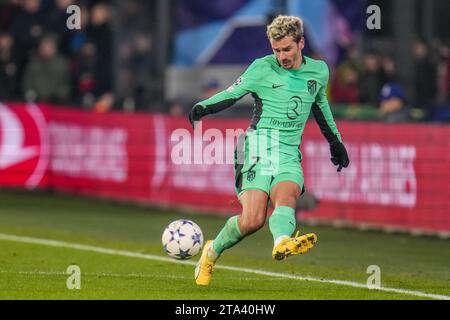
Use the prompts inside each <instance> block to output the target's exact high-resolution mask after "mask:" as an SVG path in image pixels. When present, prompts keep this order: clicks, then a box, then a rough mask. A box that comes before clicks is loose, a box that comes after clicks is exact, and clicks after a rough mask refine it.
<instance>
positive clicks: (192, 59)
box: [172, 0, 367, 67]
mask: <svg viewBox="0 0 450 320" xmlns="http://www.w3.org/2000/svg"><path fill="white" fill-rule="evenodd" d="M366 7H367V5H366V1H365V0H359V1H352V2H351V3H350V2H348V1H343V0H314V1H310V0H285V1H279V0H218V1H209V2H208V1H201V0H178V1H176V32H175V40H174V54H173V57H172V64H173V65H175V66H178V67H195V66H205V65H213V64H243V65H248V64H249V63H250V62H251V61H253V60H254V59H256V58H259V57H261V56H265V55H267V54H271V53H272V51H271V48H270V44H269V42H268V40H267V37H266V25H267V24H268V23H270V19H271V18H273V17H274V16H275V15H276V14H279V13H283V14H287V15H295V16H299V17H301V18H302V19H303V21H304V29H305V38H306V47H305V49H304V53H305V54H306V55H320V56H321V57H323V58H324V59H325V60H326V61H327V62H328V63H330V64H334V63H335V62H336V61H337V60H338V59H339V55H340V54H341V53H340V46H342V45H344V46H345V45H346V44H349V43H350V42H351V41H352V40H353V37H354V36H355V35H356V34H357V33H358V32H359V31H360V30H361V29H362V26H363V20H362V18H361V17H364V14H365V11H364V10H365V8H366Z"/></svg>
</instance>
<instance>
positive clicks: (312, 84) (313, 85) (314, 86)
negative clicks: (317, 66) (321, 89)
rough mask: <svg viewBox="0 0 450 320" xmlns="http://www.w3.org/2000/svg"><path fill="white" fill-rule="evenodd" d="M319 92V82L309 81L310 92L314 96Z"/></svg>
mask: <svg viewBox="0 0 450 320" xmlns="http://www.w3.org/2000/svg"><path fill="white" fill-rule="evenodd" d="M316 90H317V81H316V80H308V92H309V93H310V94H311V95H312V96H313V95H314V94H315V93H316Z"/></svg>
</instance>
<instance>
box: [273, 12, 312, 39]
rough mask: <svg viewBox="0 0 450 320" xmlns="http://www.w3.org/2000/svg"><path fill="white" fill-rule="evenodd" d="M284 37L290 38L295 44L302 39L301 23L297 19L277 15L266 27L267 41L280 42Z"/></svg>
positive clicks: (300, 20)
mask: <svg viewBox="0 0 450 320" xmlns="http://www.w3.org/2000/svg"><path fill="white" fill-rule="evenodd" d="M286 36H292V37H293V38H294V40H295V42H298V41H300V39H301V38H302V37H303V21H302V19H300V18H299V17H294V16H282V15H279V16H277V17H276V18H275V19H273V21H272V23H271V24H269V25H268V26H267V37H268V38H269V40H275V41H278V40H281V39H282V38H284V37H286Z"/></svg>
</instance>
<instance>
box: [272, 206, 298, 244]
mask: <svg viewBox="0 0 450 320" xmlns="http://www.w3.org/2000/svg"><path fill="white" fill-rule="evenodd" d="M295 227H296V221H295V210H294V209H292V208H291V207H286V206H281V207H277V208H275V211H274V212H273V213H272V215H271V216H270V218H269V229H270V232H272V235H273V240H274V241H275V240H277V239H278V238H279V237H281V236H287V237H290V236H291V235H292V233H294V231H295Z"/></svg>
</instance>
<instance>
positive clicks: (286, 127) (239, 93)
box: [197, 55, 341, 157]
mask: <svg viewBox="0 0 450 320" xmlns="http://www.w3.org/2000/svg"><path fill="white" fill-rule="evenodd" d="M328 77H329V72H328V67H327V65H326V63H325V62H324V61H321V60H314V59H312V58H309V57H306V56H303V60H302V64H301V67H300V68H299V69H284V68H283V67H282V66H280V64H279V63H278V61H277V59H276V57H275V55H269V56H266V57H263V58H260V59H256V60H255V61H254V62H253V63H252V64H251V65H250V66H249V67H248V68H247V70H246V71H245V72H244V74H243V75H242V76H241V77H240V78H239V79H238V80H237V81H236V82H235V83H234V84H233V85H231V86H230V87H229V88H228V89H226V90H224V91H222V92H220V93H218V94H216V95H214V96H212V97H210V98H209V99H206V100H203V101H201V102H199V103H197V105H201V106H202V107H203V108H204V113H205V114H211V113H216V112H219V111H221V110H224V109H226V108H228V107H230V106H231V105H233V104H234V103H235V102H236V101H237V100H239V99H241V98H242V97H243V96H245V95H246V94H249V93H250V94H252V96H253V98H254V99H255V104H254V111H253V118H252V120H251V123H250V126H249V129H252V131H253V130H255V131H256V133H258V132H264V134H266V132H273V130H276V131H277V133H278V134H277V135H276V136H279V143H280V151H281V152H282V153H285V154H290V155H296V156H297V157H298V155H299V152H298V148H299V145H300V143H301V137H302V133H303V130H304V128H305V124H306V121H307V119H308V117H309V114H310V112H311V110H312V111H313V114H314V116H315V118H316V120H317V122H318V123H319V126H320V129H321V130H322V133H323V134H324V135H325V137H326V138H327V140H328V141H329V142H331V141H333V140H339V141H341V136H340V134H339V131H338V130H337V128H336V124H335V122H334V119H333V115H332V113H331V110H330V106H329V103H328V99H327V96H326V89H327V85H328ZM272 136H275V135H273V134H272Z"/></svg>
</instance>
